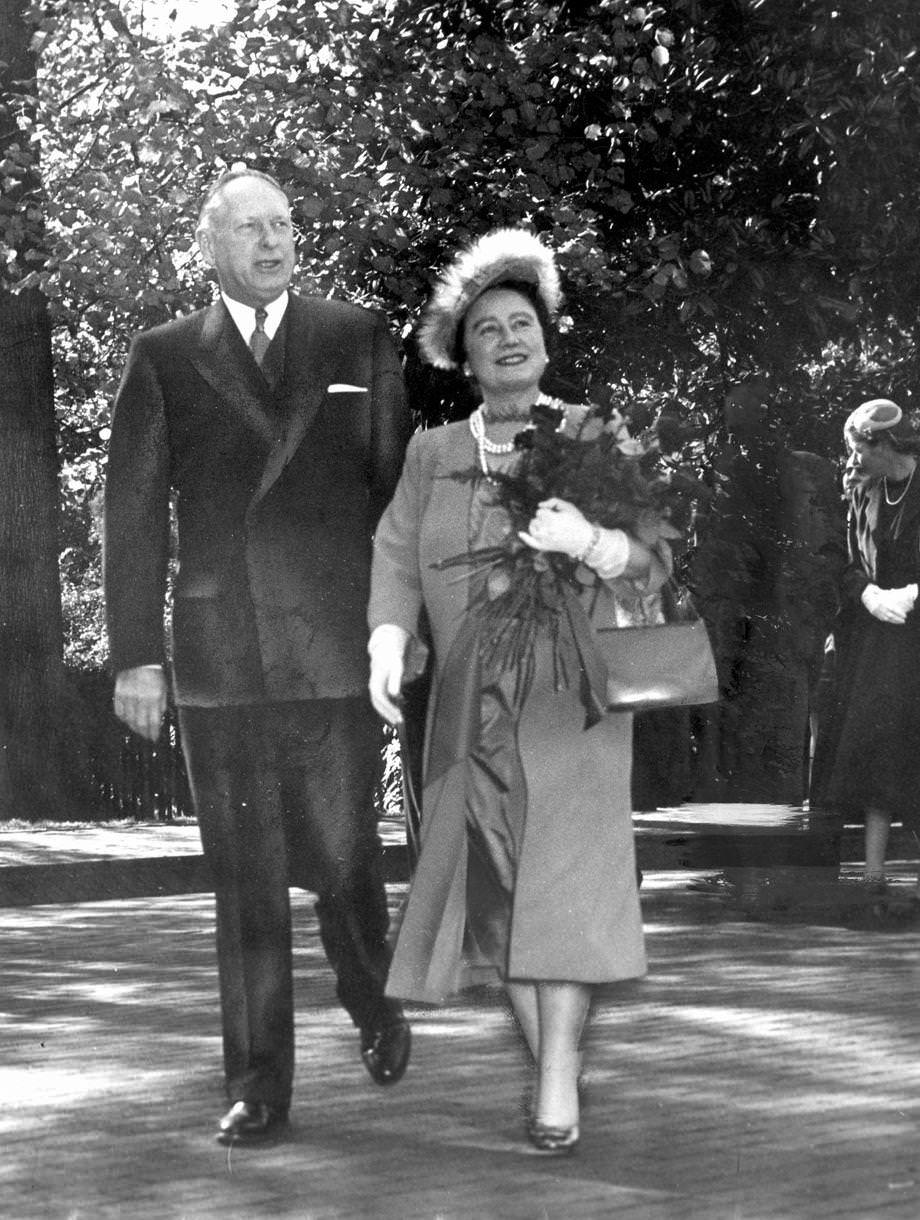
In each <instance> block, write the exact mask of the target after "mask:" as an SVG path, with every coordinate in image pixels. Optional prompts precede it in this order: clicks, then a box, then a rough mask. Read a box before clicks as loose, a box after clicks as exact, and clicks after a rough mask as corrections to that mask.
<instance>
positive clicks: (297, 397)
mask: <svg viewBox="0 0 920 1220" xmlns="http://www.w3.org/2000/svg"><path fill="white" fill-rule="evenodd" d="M287 314H288V316H287V337H286V340H285V353H286V356H285V368H284V378H283V380H282V381H281V383H280V384H279V385H278V387H277V389H276V391H275V393H276V406H277V410H278V411H279V413H280V415H281V418H282V419H283V420H285V422H286V427H285V428H284V432H283V434H282V436H281V438H280V439H279V440H278V441H277V443H276V444H275V445H274V447H273V448H272V451H271V453H269V455H268V459H267V460H266V463H265V469H264V470H263V472H262V480H261V482H260V484H259V487H258V490H257V491H256V493H255V496H254V497H253V500H252V503H253V504H258V502H259V501H260V500H261V499H263V498H264V497H265V495H266V494H267V493H268V491H269V490H270V489H271V487H272V486H273V485H274V483H275V482H276V481H277V480H278V478H279V476H280V474H281V472H282V471H283V470H284V468H285V466H286V465H287V464H288V462H289V461H290V460H291V458H292V457H293V456H294V454H295V453H296V452H297V450H298V448H299V447H300V444H301V442H302V441H303V438H304V436H305V435H306V433H307V431H308V429H309V428H310V426H311V425H312V423H313V421H314V419H315V418H316V413H317V412H318V411H319V409H320V407H321V406H322V404H323V401H324V399H325V397H326V387H327V386H328V385H329V384H330V381H331V379H332V374H333V371H334V368H335V360H336V358H337V354H338V353H337V350H336V346H335V338H334V336H333V335H331V334H328V333H326V328H325V327H324V326H323V319H322V315H321V311H320V310H318V309H315V308H314V307H313V305H312V304H311V302H310V301H305V300H302V299H301V298H299V297H295V296H294V295H291V297H290V299H289V301H288V309H287Z"/></svg>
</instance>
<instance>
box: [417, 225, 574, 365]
mask: <svg viewBox="0 0 920 1220" xmlns="http://www.w3.org/2000/svg"><path fill="white" fill-rule="evenodd" d="M509 280H520V281H523V282H524V283H527V284H533V285H534V287H535V289H536V292H537V296H538V298H539V299H540V301H541V302H542V304H543V305H544V307H545V308H546V312H547V313H548V314H549V316H550V317H553V316H554V315H555V313H556V311H557V310H558V309H559V305H560V302H561V300H562V290H561V288H560V285H559V272H558V271H557V270H556V263H555V260H554V258H553V254H552V251H551V250H548V249H547V248H546V246H544V245H543V243H542V242H541V241H540V240H539V239H538V238H537V237H535V236H534V234H533V233H530V232H528V231H527V230H526V229H494V230H493V231H492V232H491V233H486V234H485V236H484V237H480V238H479V240H478V241H476V242H474V244H473V245H472V246H470V247H469V248H468V249H466V250H463V251H462V252H461V253H460V254H458V255H457V257H456V258H455V259H454V261H453V262H452V263H451V264H450V265H449V266H448V267H447V269H446V270H445V271H444V273H443V274H442V276H441V278H440V280H439V281H438V283H437V285H436V286H435V290H434V293H433V294H432V297H431V300H430V301H429V303H428V305H427V306H426V308H425V312H424V314H423V316H422V321H421V325H420V326H419V331H418V341H419V347H420V349H421V352H422V355H423V356H424V357H425V359H426V360H427V361H428V363H429V364H433V365H435V366H436V367H437V368H439V369H455V368H456V367H457V360H456V359H455V355H454V349H455V346H456V340H457V328H458V327H459V325H460V323H461V321H462V320H463V315H464V314H465V313H466V311H467V310H468V309H469V307H470V306H471V305H472V303H473V302H474V301H475V300H476V298H477V297H479V296H481V295H482V293H484V292H485V290H486V289H487V288H491V287H492V286H493V285H496V284H501V283H507V282H508V281H509Z"/></svg>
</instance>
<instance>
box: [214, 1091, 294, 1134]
mask: <svg viewBox="0 0 920 1220" xmlns="http://www.w3.org/2000/svg"><path fill="white" fill-rule="evenodd" d="M287 1121H288V1115H287V1110H276V1109H274V1108H273V1107H272V1106H267V1105H266V1104H265V1102H262V1101H238V1102H235V1103H234V1104H233V1105H232V1106H231V1107H230V1109H229V1110H228V1111H227V1113H226V1114H225V1115H224V1116H223V1118H222V1119H221V1120H220V1125H219V1127H218V1129H217V1140H218V1143H221V1144H256V1143H258V1142H259V1141H260V1140H265V1139H268V1138H269V1137H270V1136H273V1135H275V1134H276V1133H277V1132H278V1130H279V1129H280V1128H281V1127H285V1126H287Z"/></svg>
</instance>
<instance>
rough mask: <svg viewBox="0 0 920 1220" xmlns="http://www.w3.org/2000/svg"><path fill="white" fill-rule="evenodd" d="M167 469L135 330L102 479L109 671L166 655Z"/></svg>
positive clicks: (154, 398) (148, 372) (154, 395)
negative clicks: (104, 479) (164, 623)
mask: <svg viewBox="0 0 920 1220" xmlns="http://www.w3.org/2000/svg"><path fill="white" fill-rule="evenodd" d="M169 476H170V470H169V449H168V444H167V430H166V418H165V413H164V409H163V393H162V389H161V387H160V382H159V379H158V377H157V373H156V369H155V367H154V364H153V362H152V360H151V359H150V357H149V355H148V354H147V352H146V350H145V344H144V337H143V336H139V337H138V338H137V339H135V340H134V342H133V343H132V345H131V350H130V352H129V354H128V362H127V365H126V367H125V372H124V376H123V377H122V380H121V385H120V386H119V389H118V393H117V395H116V397H115V408H114V413H113V416H112V438H111V441H110V444H109V456H108V465H107V468H106V481H105V517H104V528H103V579H104V586H105V605H106V622H107V625H108V634H109V652H110V656H111V665H112V668H113V670H114V671H115V673H118V672H120V671H121V670H123V669H132V668H134V667H135V666H137V665H149V664H157V663H159V664H162V663H163V662H164V659H165V650H164V646H163V607H164V600H165V595H166V566H167V557H168V552H169V493H170V487H169V481H170V480H169Z"/></svg>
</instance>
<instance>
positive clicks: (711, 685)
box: [595, 584, 719, 712]
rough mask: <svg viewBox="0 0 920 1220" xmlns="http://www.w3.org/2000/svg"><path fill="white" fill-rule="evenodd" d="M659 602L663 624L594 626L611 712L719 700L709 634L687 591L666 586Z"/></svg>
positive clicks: (639, 710)
mask: <svg viewBox="0 0 920 1220" xmlns="http://www.w3.org/2000/svg"><path fill="white" fill-rule="evenodd" d="M661 601H662V611H663V614H664V620H665V621H664V622H662V623H648V624H639V625H637V626H634V627H601V628H596V629H595V638H596V640H597V645H598V651H599V652H600V654H601V656H602V657H603V658H604V661H605V662H606V665H607V706H608V709H609V710H610V711H613V712H642V711H648V710H650V709H653V708H658V707H693V706H695V705H696V704H699V703H715V702H716V701H717V700H718V698H719V683H718V678H717V676H716V662H715V657H714V656H713V654H712V645H711V644H710V643H709V634H708V632H707V630H706V624H705V623H704V622H703V620H702V619H701V618H700V616H699V614H698V613H697V610H696V607H695V606H694V605H693V602H692V600H691V598H690V594H689V592H688V591H687V590H686V589H683V588H680V587H679V586H678V585H676V584H669V585H665V587H664V588H663V590H662V599H661Z"/></svg>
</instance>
